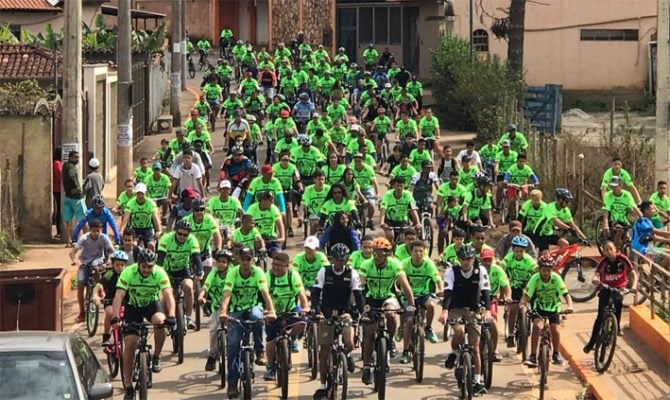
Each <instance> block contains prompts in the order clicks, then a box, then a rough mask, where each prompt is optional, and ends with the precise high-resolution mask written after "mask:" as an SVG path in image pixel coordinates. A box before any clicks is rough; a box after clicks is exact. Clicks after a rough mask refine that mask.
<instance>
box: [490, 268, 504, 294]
mask: <svg viewBox="0 0 670 400" xmlns="http://www.w3.org/2000/svg"><path fill="white" fill-rule="evenodd" d="M487 269H488V272H489V282H490V283H491V296H492V297H494V296H497V295H498V293H499V292H500V288H503V287H507V286H509V278H508V277H507V274H506V273H505V270H504V269H502V268H501V267H500V266H498V265H497V264H491V266H490V267H489V268H487Z"/></svg>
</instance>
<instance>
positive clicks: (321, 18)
mask: <svg viewBox="0 0 670 400" xmlns="http://www.w3.org/2000/svg"><path fill="white" fill-rule="evenodd" d="M333 1H335V0H303V1H302V4H303V14H302V31H303V32H305V40H306V41H307V42H308V43H310V44H312V45H319V44H323V46H324V47H325V48H326V50H328V51H330V47H331V45H332V41H333V40H334V33H333V28H334V27H331V26H330V23H331V11H332V2H333ZM324 29H327V30H328V31H329V32H330V35H329V36H330V38H329V40H328V43H324V42H323V39H324V37H323V33H324Z"/></svg>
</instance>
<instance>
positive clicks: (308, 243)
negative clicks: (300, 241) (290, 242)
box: [305, 236, 319, 250]
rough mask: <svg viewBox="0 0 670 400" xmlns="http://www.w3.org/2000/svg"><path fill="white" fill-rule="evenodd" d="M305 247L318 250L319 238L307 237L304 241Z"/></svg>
mask: <svg viewBox="0 0 670 400" xmlns="http://www.w3.org/2000/svg"><path fill="white" fill-rule="evenodd" d="M305 247H307V248H308V249H312V250H316V249H318V248H319V238H317V237H316V236H307V239H305Z"/></svg>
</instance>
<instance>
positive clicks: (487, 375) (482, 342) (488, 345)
mask: <svg viewBox="0 0 670 400" xmlns="http://www.w3.org/2000/svg"><path fill="white" fill-rule="evenodd" d="M481 327H482V332H481V334H480V335H479V358H480V360H481V364H482V379H483V380H484V387H485V388H487V389H490V388H491V383H492V382H493V358H494V357H495V356H494V353H495V352H494V351H493V340H492V339H491V329H496V328H495V327H494V326H491V324H490V323H484V324H481Z"/></svg>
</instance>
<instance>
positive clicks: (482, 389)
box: [473, 383, 486, 394]
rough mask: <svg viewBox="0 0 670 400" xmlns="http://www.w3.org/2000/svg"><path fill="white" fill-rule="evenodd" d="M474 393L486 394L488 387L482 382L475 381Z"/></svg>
mask: <svg viewBox="0 0 670 400" xmlns="http://www.w3.org/2000/svg"><path fill="white" fill-rule="evenodd" d="M473 391H474V394H486V387H484V385H482V384H481V383H475V385H474V387H473Z"/></svg>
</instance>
